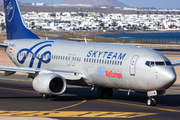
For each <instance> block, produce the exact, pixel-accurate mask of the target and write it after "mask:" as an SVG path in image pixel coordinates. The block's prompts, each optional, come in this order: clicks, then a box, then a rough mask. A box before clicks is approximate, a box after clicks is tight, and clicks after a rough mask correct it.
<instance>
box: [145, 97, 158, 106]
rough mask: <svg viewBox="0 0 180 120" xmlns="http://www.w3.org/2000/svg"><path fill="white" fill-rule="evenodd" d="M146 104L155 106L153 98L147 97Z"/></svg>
mask: <svg viewBox="0 0 180 120" xmlns="http://www.w3.org/2000/svg"><path fill="white" fill-rule="evenodd" d="M147 104H148V106H156V100H155V99H154V98H153V97H149V99H148V100H147Z"/></svg>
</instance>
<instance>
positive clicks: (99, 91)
mask: <svg viewBox="0 0 180 120" xmlns="http://www.w3.org/2000/svg"><path fill="white" fill-rule="evenodd" d="M104 94H105V89H104V88H103V87H99V88H98V89H97V95H98V97H99V98H103V97H104Z"/></svg>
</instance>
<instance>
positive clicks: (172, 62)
mask: <svg viewBox="0 0 180 120" xmlns="http://www.w3.org/2000/svg"><path fill="white" fill-rule="evenodd" d="M171 64H172V66H178V65H180V60H172V61H171Z"/></svg>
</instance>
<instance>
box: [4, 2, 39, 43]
mask: <svg viewBox="0 0 180 120" xmlns="http://www.w3.org/2000/svg"><path fill="white" fill-rule="evenodd" d="M4 11H5V18H6V31H7V39H8V40H11V39H39V37H38V36H36V35H35V34H34V33H32V32H31V31H30V30H28V29H27V28H26V27H25V25H24V23H23V21H22V18H21V12H20V9H19V6H18V3H17V0H4Z"/></svg>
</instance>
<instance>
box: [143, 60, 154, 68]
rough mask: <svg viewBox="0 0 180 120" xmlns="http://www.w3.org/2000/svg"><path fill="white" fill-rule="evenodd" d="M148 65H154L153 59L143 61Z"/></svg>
mask: <svg viewBox="0 0 180 120" xmlns="http://www.w3.org/2000/svg"><path fill="white" fill-rule="evenodd" d="M145 64H146V65H147V66H149V67H154V62H153V61H146V63H145Z"/></svg>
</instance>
